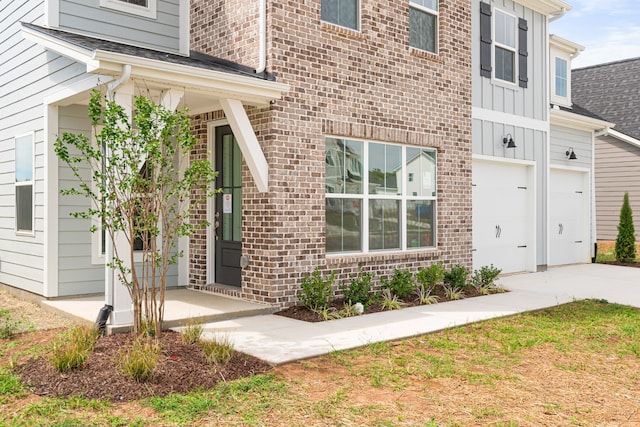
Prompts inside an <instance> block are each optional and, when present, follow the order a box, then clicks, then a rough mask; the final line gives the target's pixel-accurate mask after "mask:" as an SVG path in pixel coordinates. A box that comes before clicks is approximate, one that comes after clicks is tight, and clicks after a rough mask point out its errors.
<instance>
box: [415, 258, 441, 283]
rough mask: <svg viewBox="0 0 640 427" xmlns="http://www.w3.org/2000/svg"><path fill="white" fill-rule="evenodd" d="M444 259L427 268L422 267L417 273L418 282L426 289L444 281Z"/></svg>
mask: <svg viewBox="0 0 640 427" xmlns="http://www.w3.org/2000/svg"><path fill="white" fill-rule="evenodd" d="M445 271H446V270H445V269H444V265H443V264H442V261H440V262H437V263H435V264H431V265H430V266H429V267H427V268H421V269H420V270H418V273H417V274H416V280H417V281H418V284H420V285H422V286H423V287H424V288H426V289H433V288H434V287H435V286H436V285H437V284H438V283H440V282H442V280H443V279H444V273H445Z"/></svg>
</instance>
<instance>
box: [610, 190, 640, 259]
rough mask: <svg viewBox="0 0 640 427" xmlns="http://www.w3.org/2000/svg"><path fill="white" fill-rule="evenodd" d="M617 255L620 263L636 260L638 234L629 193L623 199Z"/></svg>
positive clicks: (617, 238)
mask: <svg viewBox="0 0 640 427" xmlns="http://www.w3.org/2000/svg"><path fill="white" fill-rule="evenodd" d="M615 255H616V260H617V261H618V262H633V261H634V260H635V259H636V232H635V229H634V226H633V212H632V211H631V204H630V203H629V193H624V198H623V199H622V208H621V209H620V222H619V223H618V236H617V237H616V251H615Z"/></svg>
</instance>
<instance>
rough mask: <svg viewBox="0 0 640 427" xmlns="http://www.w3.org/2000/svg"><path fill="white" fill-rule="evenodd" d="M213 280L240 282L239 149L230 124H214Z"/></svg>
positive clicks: (240, 209)
mask: <svg viewBox="0 0 640 427" xmlns="http://www.w3.org/2000/svg"><path fill="white" fill-rule="evenodd" d="M215 156H216V157H215V158H216V170H217V171H218V178H217V180H216V188H219V189H221V190H222V192H221V193H220V194H218V195H216V212H215V220H214V221H215V222H214V226H215V257H216V263H215V268H216V270H215V276H216V277H215V281H216V283H221V284H225V285H232V286H240V273H241V268H240V256H241V254H242V153H241V152H240V148H239V147H238V143H237V141H236V139H235V137H234V136H233V133H232V132H231V127H229V126H221V127H218V128H216V155H215Z"/></svg>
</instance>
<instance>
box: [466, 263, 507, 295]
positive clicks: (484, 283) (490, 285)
mask: <svg viewBox="0 0 640 427" xmlns="http://www.w3.org/2000/svg"><path fill="white" fill-rule="evenodd" d="M501 272H502V270H501V269H499V268H497V267H494V266H493V264H491V266H489V267H487V266H483V267H480V269H478V270H475V271H474V272H473V275H472V276H471V286H473V287H474V288H475V289H476V291H478V293H479V294H482V295H488V294H489V293H491V291H493V290H494V289H496V280H497V279H498V276H499V275H500V273H501Z"/></svg>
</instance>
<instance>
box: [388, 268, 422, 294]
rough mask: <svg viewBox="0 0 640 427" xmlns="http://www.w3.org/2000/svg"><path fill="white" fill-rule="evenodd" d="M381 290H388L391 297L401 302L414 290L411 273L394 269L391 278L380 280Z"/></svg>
mask: <svg viewBox="0 0 640 427" xmlns="http://www.w3.org/2000/svg"><path fill="white" fill-rule="evenodd" d="M382 288H383V289H389V290H390V291H391V293H392V294H393V295H395V296H397V297H398V298H399V299H401V300H402V299H405V298H406V297H408V296H409V295H411V293H413V291H414V289H415V283H414V280H413V273H411V271H409V270H400V269H399V268H396V269H394V270H393V275H392V276H391V278H386V277H383V278H382Z"/></svg>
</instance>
